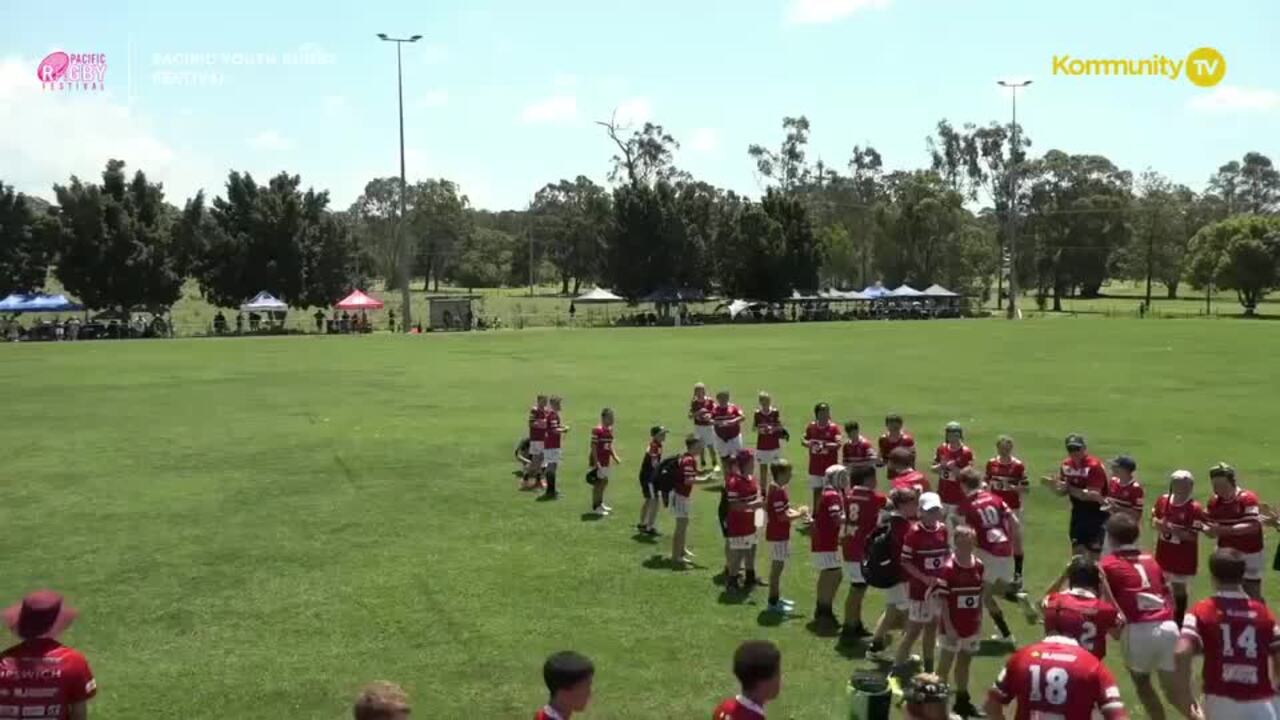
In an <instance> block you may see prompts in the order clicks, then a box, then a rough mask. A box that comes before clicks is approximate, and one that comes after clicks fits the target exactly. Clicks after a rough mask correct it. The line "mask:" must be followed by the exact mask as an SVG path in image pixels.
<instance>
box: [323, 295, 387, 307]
mask: <svg viewBox="0 0 1280 720" xmlns="http://www.w3.org/2000/svg"><path fill="white" fill-rule="evenodd" d="M334 307H335V308H337V309H339V310H381V309H382V301H381V300H379V299H377V298H372V297H369V296H368V295H365V294H364V293H363V292H361V291H360V290H355V291H353V292H352V293H351V294H350V295H348V296H346V297H345V298H343V299H341V300H339V301H338V303H337V304H336V305H334Z"/></svg>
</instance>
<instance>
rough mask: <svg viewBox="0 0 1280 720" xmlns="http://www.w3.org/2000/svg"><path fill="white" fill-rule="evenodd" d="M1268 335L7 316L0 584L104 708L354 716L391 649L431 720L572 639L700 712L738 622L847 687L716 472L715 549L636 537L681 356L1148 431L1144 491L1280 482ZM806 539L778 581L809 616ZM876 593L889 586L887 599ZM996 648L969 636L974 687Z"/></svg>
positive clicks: (0, 349)
mask: <svg viewBox="0 0 1280 720" xmlns="http://www.w3.org/2000/svg"><path fill="white" fill-rule="evenodd" d="M1277 354H1280V335H1278V334H1277V333H1276V332H1275V331H1274V326H1272V325H1271V324H1270V323H1223V322H1208V321H1195V320H1188V321H1184V322H1177V323H1150V322H1147V323H1143V322H1137V321H1128V320H1116V321H1113V322H1087V321H1083V320H1082V321H1079V322H1039V321H1030V322H1024V323H1018V324H1009V323H1003V322H996V321H939V322H934V323H822V324H811V325H793V326H758V327H739V328H731V327H715V328H686V329H683V330H675V329H618V330H573V331H550V330H548V331H529V332H523V333H490V334H473V335H444V336H437V335H433V336H426V337H397V336H389V335H379V336H373V337H364V338H316V337H308V338H277V339H245V340H174V341H137V342H114V343H113V342H99V343H65V344H56V345H55V344H51V343H50V344H30V345H26V344H24V345H16V346H15V345H7V346H0V379H2V380H3V386H4V387H5V388H6V393H5V412H4V414H3V419H0V432H2V433H3V436H4V437H5V438H6V448H7V452H6V460H5V462H4V464H3V466H2V467H3V472H2V475H0V477H2V481H3V482H4V483H5V485H6V494H7V497H6V499H5V502H4V508H5V511H4V514H3V518H4V525H5V530H6V532H5V537H6V539H7V542H6V543H5V552H4V553H3V554H2V555H0V578H3V579H4V580H3V583H0V590H2V592H0V595H2V596H3V597H2V598H0V599H8V598H15V597H17V596H18V595H20V594H21V593H22V592H24V591H26V590H28V589H32V588H35V587H38V586H45V585H48V586H53V587H56V588H59V589H61V590H63V591H65V592H66V593H68V595H69V596H70V598H71V599H72V601H73V602H74V603H75V604H77V605H78V606H79V607H80V609H81V610H82V612H83V615H82V618H81V620H80V622H79V623H78V624H77V625H76V626H75V627H74V628H73V629H72V631H71V632H70V634H69V636H68V637H69V642H71V643H72V644H74V645H76V646H79V647H81V648H83V649H84V650H85V651H86V652H87V653H88V655H89V657H90V660H91V662H92V664H93V666H94V669H95V671H96V673H97V675H98V678H99V683H100V686H101V696H100V698H99V699H98V700H96V701H95V703H94V705H95V707H94V717H95V718H105V719H107V720H113V719H114V720H133V719H134V718H140V717H151V716H155V717H182V718H187V719H190V720H197V719H201V718H208V719H209V720H214V719H219V720H220V719H223V718H281V717H290V718H322V719H334V720H336V719H337V718H343V717H347V713H348V712H349V709H348V707H347V704H348V702H349V701H350V699H351V697H352V696H353V694H354V692H355V690H356V689H357V687H358V686H359V685H360V684H362V683H363V682H365V681H368V680H372V679H377V678H388V679H392V680H396V681H399V682H401V683H403V684H404V685H405V686H406V687H407V688H408V689H409V690H410V691H411V693H412V695H413V697H414V699H415V702H416V705H417V708H418V709H419V713H421V714H423V715H424V716H425V717H436V718H527V717H531V716H532V713H533V711H534V709H535V708H536V707H537V706H538V705H539V703H540V702H542V700H543V689H542V687H541V680H540V671H539V668H540V663H541V660H542V658H543V656H544V655H546V654H547V653H549V652H550V651H553V650H556V649H560V648H564V647H572V648H576V649H579V650H581V651H583V652H585V653H587V654H589V655H591V656H592V657H593V658H595V660H596V662H597V665H598V667H599V674H598V677H597V684H596V701H595V705H594V707H593V708H592V710H591V711H590V712H589V713H588V715H587V717H590V718H622V719H626V718H635V719H639V718H653V717H678V718H688V717H705V716H706V715H707V714H708V713H709V712H710V708H711V707H712V705H713V703H714V702H715V701H717V700H718V699H719V698H720V697H722V696H724V695H726V694H730V693H732V692H733V691H734V686H733V681H732V678H731V676H730V673H729V662H728V658H729V656H730V654H731V652H732V648H733V647H734V646H735V644H736V643H737V642H739V641H740V640H742V639H745V638H752V637H763V638H769V639H772V640H774V641H775V642H777V643H778V644H779V645H780V646H781V647H782V649H783V652H784V657H785V667H786V679H785V689H784V693H783V697H782V699H781V700H780V701H779V702H778V704H777V706H776V711H775V712H776V715H777V717H780V718H805V719H808V718H834V717H840V716H841V713H842V710H843V708H844V706H845V699H844V689H843V687H844V682H845V680H846V678H847V676H848V675H849V673H850V672H851V671H852V670H853V669H854V668H855V667H859V666H861V665H862V663H861V662H855V661H852V660H850V659H847V658H846V657H844V656H842V655H841V654H840V653H838V652H837V651H836V649H835V647H834V641H832V640H828V639H821V638H817V637H815V636H813V635H812V634H810V633H809V632H808V631H807V630H806V629H805V627H804V623H805V621H804V620H796V621H790V622H787V623H785V624H783V625H781V626H779V627H765V626H762V625H761V624H760V623H759V621H758V617H759V613H760V611H761V609H762V607H763V600H764V598H763V593H757V594H756V595H755V596H754V597H753V598H752V599H751V600H750V601H749V602H747V603H745V604H742V605H730V604H724V603H722V602H720V601H719V592H720V591H719V589H718V588H717V587H716V586H715V585H714V584H713V583H712V576H713V575H714V574H715V573H716V570H717V568H718V567H719V557H718V553H719V548H720V540H719V535H718V531H717V528H716V521H715V507H714V506H715V501H716V496H715V494H713V493H709V492H702V491H699V492H698V493H697V497H696V505H695V513H696V516H695V518H694V522H693V535H692V545H693V547H694V548H695V549H696V550H697V551H698V553H699V559H700V560H701V561H702V562H703V563H704V564H705V565H706V566H707V567H706V568H705V569H701V570H695V571H691V572H686V573H675V572H672V571H670V570H666V569H652V568H650V567H648V566H646V562H647V561H649V559H650V558H651V557H652V556H653V555H655V554H656V553H661V552H665V551H666V550H667V545H666V544H665V543H666V541H667V537H666V536H664V537H663V539H662V544H659V545H657V546H654V545H648V544H645V543H641V542H637V541H636V540H634V539H632V531H631V528H632V526H633V525H634V522H635V515H636V513H637V512H638V508H639V503H640V498H639V492H638V490H637V488H636V487H635V481H634V479H633V478H634V473H635V463H636V461H637V460H639V458H640V456H641V454H642V452H643V447H644V442H645V433H646V429H647V428H648V426H650V425H651V424H654V423H656V422H662V423H666V424H669V425H671V426H673V427H675V428H678V429H681V430H683V429H684V428H685V427H686V424H687V423H686V420H685V416H684V412H685V408H686V401H687V396H688V391H689V387H690V386H691V385H692V383H693V382H694V381H697V380H704V381H706V382H708V383H709V384H711V385H712V386H713V387H721V386H724V387H730V388H732V389H733V390H734V391H735V392H736V393H737V394H738V398H739V399H740V400H742V401H743V402H749V400H750V398H751V397H752V396H754V393H755V392H756V391H757V390H759V389H762V388H767V389H769V390H771V391H772V392H773V394H774V397H775V398H777V400H778V402H779V403H780V405H781V407H782V409H783V413H784V418H786V419H787V420H788V421H789V422H790V423H791V424H792V425H793V427H795V426H799V425H800V424H801V423H802V422H803V421H805V420H806V419H807V415H808V409H809V408H811V407H812V405H813V403H814V402H815V401H817V400H820V399H823V400H828V401H830V402H831V403H832V404H833V406H834V409H835V413H836V415H837V417H838V418H840V419H846V418H852V417H857V418H860V419H861V420H862V421H863V423H864V425H865V426H867V427H869V428H873V427H875V426H876V425H878V419H879V418H880V417H882V416H883V414H884V413H885V412H886V411H890V410H895V411H900V412H903V413H905V414H906V415H907V418H908V423H909V426H910V427H911V428H912V429H914V430H915V431H916V432H917V434H918V436H919V437H920V439H921V441H922V443H924V444H925V445H930V444H932V443H934V442H936V441H937V439H938V436H939V435H940V430H941V427H942V425H943V423H944V422H946V421H948V420H951V419H956V420H959V421H961V422H962V423H964V424H965V425H966V427H967V429H968V436H969V438H970V442H971V443H972V444H973V446H974V447H975V449H976V450H977V452H978V453H979V454H980V456H982V457H985V456H986V454H987V453H988V452H989V451H990V448H991V446H992V443H993V441H994V438H995V436H996V434H997V433H1001V432H1008V433H1012V434H1013V435H1014V436H1015V437H1016V438H1017V440H1018V443H1019V447H1018V452H1019V454H1020V455H1022V456H1023V458H1024V459H1025V460H1027V462H1028V463H1029V465H1030V469H1031V471H1032V472H1033V473H1034V474H1037V475H1038V474H1040V473H1042V472H1044V471H1046V470H1047V469H1049V468H1051V467H1053V466H1054V465H1055V464H1056V462H1057V461H1058V459H1059V457H1060V454H1061V446H1060V443H1061V438H1062V437H1063V435H1064V434H1066V433H1067V432H1069V431H1074V430H1079V431H1083V432H1085V433H1087V435H1088V437H1089V438H1090V440H1091V442H1092V448H1093V450H1094V451H1096V452H1097V453H1099V454H1101V455H1104V456H1108V455H1111V454H1113V453H1116V452H1119V451H1127V452H1131V453H1133V454H1135V455H1136V457H1137V458H1138V460H1139V463H1140V465H1141V469H1140V471H1141V473H1142V474H1143V476H1144V477H1145V478H1146V482H1147V485H1148V488H1149V492H1150V493H1152V494H1154V493H1156V492H1158V490H1159V488H1160V487H1161V486H1162V484H1163V478H1164V477H1165V476H1166V475H1167V473H1168V472H1169V471H1171V470H1172V469H1174V468H1178V467H1189V468H1192V469H1195V470H1196V471H1197V474H1198V475H1199V476H1200V477H1201V481H1200V485H1199V487H1198V494H1199V495H1201V496H1205V495H1207V493H1208V483H1207V478H1205V477H1204V475H1205V472H1204V470H1205V468H1207V467H1208V466H1209V464H1211V463H1212V462H1215V461H1217V460H1220V459H1226V460H1230V461H1232V462H1234V463H1235V464H1237V466H1238V467H1239V468H1240V469H1241V474H1242V477H1243V478H1244V482H1245V483H1247V484H1250V485H1252V486H1253V487H1255V488H1258V489H1261V490H1263V491H1264V495H1267V496H1269V498H1270V499H1271V500H1272V501H1274V500H1276V496H1277V495H1280V486H1277V484H1276V482H1275V480H1274V477H1275V474H1276V471H1277V469H1280V468H1277V461H1276V457H1277V455H1276V444H1275V440H1274V437H1273V435H1274V433H1273V431H1272V428H1273V427H1274V425H1275V423H1276V413H1275V398H1276V385H1275V381H1276V375H1275V357H1276V356H1277ZM537 390H545V391H552V392H558V393H562V394H564V395H565V397H566V413H565V415H566V420H567V422H568V424H570V425H571V426H572V427H573V431H572V433H571V434H570V435H569V436H568V438H567V448H568V451H567V454H566V455H567V456H566V465H567V467H566V470H565V472H564V474H563V475H564V480H563V483H564V485H565V486H566V487H567V490H568V497H567V498H566V499H565V500H563V501H561V502H559V503H554V504H546V503H536V502H534V501H533V498H531V497H530V496H529V495H527V494H522V493H518V492H515V490H514V483H513V481H512V479H511V476H510V474H509V471H510V470H511V463H510V455H511V449H512V445H513V443H514V442H515V440H516V439H517V437H518V436H519V434H520V433H521V430H522V425H523V420H524V411H525V409H526V408H527V406H528V405H529V401H530V399H531V397H532V395H533V394H534V392H535V391H537ZM603 405H610V406H612V407H614V408H616V409H617V414H618V420H619V430H618V436H619V441H618V450H619V453H620V454H621V456H622V457H623V459H624V461H625V462H624V464H623V466H622V468H621V469H620V471H619V472H618V473H617V477H618V479H617V481H616V482H615V486H614V487H613V488H611V490H610V497H611V502H612V504H613V505H614V507H615V510H616V513H615V516H614V517H613V518H611V519H609V520H606V521H602V522H587V521H584V520H582V519H581V515H582V513H583V512H584V511H585V510H586V509H587V508H586V504H587V502H586V495H587V488H586V486H585V484H583V483H582V480H581V477H582V473H583V471H584V470H585V453H586V448H585V444H584V443H585V437H586V433H587V430H588V428H589V426H590V425H591V424H592V423H593V422H594V419H595V417H596V415H597V412H598V410H599V408H600V407H601V406H603ZM789 454H790V455H791V456H792V459H793V461H800V460H801V453H800V452H799V451H798V450H797V449H796V448H794V447H793V448H791V449H790V451H789ZM797 494H803V493H797ZM1065 517H1066V513H1065V509H1064V508H1063V507H1062V505H1061V503H1059V502H1054V501H1053V500H1052V499H1051V498H1049V497H1046V496H1045V494H1044V492H1043V491H1040V490H1037V491H1033V496H1032V498H1031V501H1030V510H1029V515H1028V518H1029V523H1030V532H1029V534H1030V538H1031V540H1030V544H1029V550H1028V575H1029V583H1030V585H1031V586H1032V587H1034V588H1041V587H1043V586H1045V585H1046V584H1047V583H1048V582H1049V581H1050V580H1051V579H1052V576H1053V575H1054V574H1055V573H1056V571H1057V569H1058V568H1059V565H1060V563H1061V562H1063V561H1064V560H1065V557H1066V552H1067V542H1066V523H1065ZM661 524H662V526H663V529H665V530H669V529H670V527H671V521H670V518H669V517H668V516H666V515H665V514H664V515H663V516H662V519H661ZM797 545H799V547H798V552H797V553H796V557H795V559H794V561H793V563H792V566H791V567H790V568H789V570H788V572H787V575H786V578H785V592H786V593H787V594H788V595H790V596H792V597H793V598H794V599H796V600H797V602H798V609H799V610H801V611H803V612H804V613H805V614H808V613H810V612H811V609H812V602H813V580H814V573H813V571H812V569H811V566H810V563H809V558H808V557H807V552H805V550H806V549H807V548H806V547H805V546H804V541H803V540H802V539H800V538H797ZM1268 582H1271V580H1270V579H1269V580H1268ZM1204 591H1205V587H1204V583H1203V582H1202V583H1201V586H1200V587H1198V588H1197V593H1198V594H1203V593H1204ZM879 609H880V603H879V600H878V598H876V597H874V596H873V597H872V598H871V600H870V601H869V607H868V615H870V618H869V619H874V616H875V614H876V613H877V612H878V611H879ZM1011 619H1012V615H1011ZM987 629H988V631H990V628H989V627H988V628H987ZM1015 629H1016V632H1017V633H1018V634H1019V636H1020V637H1021V638H1023V639H1024V640H1027V639H1032V638H1034V637H1036V636H1037V635H1038V631H1037V630H1036V629H1035V628H1031V627H1028V626H1026V625H1023V624H1022V622H1021V621H1020V620H1019V621H1015ZM1118 658H1119V652H1118V651H1116V652H1115V653H1113V655H1112V656H1111V660H1110V662H1111V664H1112V667H1113V668H1114V669H1115V670H1117V671H1120V670H1121V667H1120V665H1119V659H1118ZM998 663H999V659H998V658H985V659H982V660H981V661H980V662H979V663H978V664H977V666H976V668H975V682H974V686H975V687H974V689H975V690H980V689H983V688H985V686H986V685H988V684H989V683H990V681H991V679H992V678H993V677H994V675H995V673H996V671H997V667H998ZM1125 687H1126V690H1125V694H1126V698H1127V699H1128V700H1130V702H1131V704H1132V702H1133V701H1134V697H1133V695H1132V692H1131V691H1130V690H1129V689H1128V685H1127V681H1126V685H1125ZM771 716H772V714H771Z"/></svg>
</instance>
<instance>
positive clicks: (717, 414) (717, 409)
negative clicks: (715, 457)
mask: <svg viewBox="0 0 1280 720" xmlns="http://www.w3.org/2000/svg"><path fill="white" fill-rule="evenodd" d="M741 417H742V408H740V407H738V406H737V405H734V404H733V403H729V404H728V405H725V406H723V407H722V406H720V405H719V404H718V403H717V404H716V405H715V406H714V407H713V408H712V409H711V421H712V423H714V424H715V426H716V437H718V438H720V439H721V440H732V439H734V438H736V437H738V436H739V435H741V434H742V423H741V422H735V423H729V424H727V425H721V424H720V423H722V422H724V421H726V420H737V419H739V418H741Z"/></svg>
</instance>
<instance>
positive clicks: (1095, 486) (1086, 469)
mask: <svg viewBox="0 0 1280 720" xmlns="http://www.w3.org/2000/svg"><path fill="white" fill-rule="evenodd" d="M1058 476H1059V477H1061V478H1062V479H1063V480H1065V481H1066V483H1067V486H1068V487H1073V488H1076V489H1077V490H1093V491H1094V492H1097V493H1101V494H1102V496H1103V497H1106V495H1107V491H1108V490H1110V489H1111V479H1110V478H1109V477H1107V470H1106V468H1104V467H1103V465H1102V461H1101V460H1099V459H1098V458H1096V457H1094V456H1093V455H1085V456H1084V457H1083V458H1081V459H1080V460H1078V461H1077V460H1076V459H1075V458H1072V457H1070V456H1068V457H1067V459H1066V460H1063V461H1062V465H1061V466H1060V467H1059V468H1058ZM1071 507H1072V509H1073V510H1100V509H1101V506H1100V505H1099V504H1097V503H1093V502H1089V501H1087V500H1077V499H1075V498H1071Z"/></svg>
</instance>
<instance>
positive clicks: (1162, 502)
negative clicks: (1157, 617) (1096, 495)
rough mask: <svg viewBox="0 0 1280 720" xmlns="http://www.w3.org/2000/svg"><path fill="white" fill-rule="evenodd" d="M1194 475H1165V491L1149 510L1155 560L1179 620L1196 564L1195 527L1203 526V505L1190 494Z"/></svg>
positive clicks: (1197, 543)
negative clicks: (1162, 574) (1162, 573)
mask: <svg viewBox="0 0 1280 720" xmlns="http://www.w3.org/2000/svg"><path fill="white" fill-rule="evenodd" d="M1195 482H1196V480H1195V477H1194V476H1192V474H1191V471H1189V470H1176V471H1174V473H1173V474H1172V475H1170V476H1169V492H1168V493H1167V494H1165V495H1161V496H1160V497H1158V498H1156V504H1155V507H1154V508H1152V510H1151V527H1153V528H1155V530H1156V532H1157V533H1158V536H1157V540H1156V562H1157V563H1159V564H1160V569H1161V570H1164V579H1165V581H1166V582H1168V583H1169V587H1170V588H1171V589H1172V590H1173V621H1174V622H1176V623H1181V622H1182V618H1183V617H1184V616H1185V615H1186V614H1187V607H1188V602H1189V598H1190V592H1191V583H1192V582H1193V581H1194V580H1195V577H1196V572H1197V570H1198V569H1199V563H1200V534H1199V528H1200V527H1202V526H1203V525H1204V522H1205V514H1204V508H1203V507H1202V506H1201V505H1200V503H1198V502H1196V501H1195V500H1194V499H1193V498H1192V497H1191V494H1192V492H1193V491H1194V490H1195Z"/></svg>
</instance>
